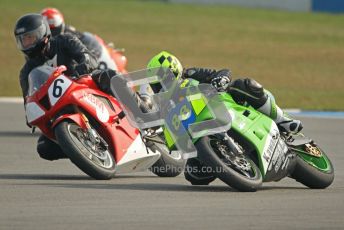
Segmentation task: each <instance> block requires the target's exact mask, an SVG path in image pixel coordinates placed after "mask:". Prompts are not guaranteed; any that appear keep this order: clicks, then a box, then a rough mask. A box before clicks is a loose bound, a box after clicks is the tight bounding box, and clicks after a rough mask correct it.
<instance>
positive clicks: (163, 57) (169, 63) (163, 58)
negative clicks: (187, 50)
mask: <svg viewBox="0 0 344 230" xmlns="http://www.w3.org/2000/svg"><path fill="white" fill-rule="evenodd" d="M159 67H165V68H170V69H171V71H172V72H173V74H174V76H176V78H177V79H180V78H181V77H182V74H183V66H182V64H181V63H180V61H179V60H178V58H176V57H175V56H174V55H172V54H170V53H169V52H167V51H162V52H160V53H159V54H157V55H155V56H154V57H153V58H152V59H151V60H150V61H149V62H148V65H147V69H150V68H159Z"/></svg>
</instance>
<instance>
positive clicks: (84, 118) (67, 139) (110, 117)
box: [25, 66, 184, 179]
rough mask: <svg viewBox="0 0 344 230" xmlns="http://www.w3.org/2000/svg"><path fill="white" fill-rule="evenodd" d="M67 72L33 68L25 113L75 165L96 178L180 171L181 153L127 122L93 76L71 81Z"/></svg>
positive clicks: (175, 172)
mask: <svg viewBox="0 0 344 230" xmlns="http://www.w3.org/2000/svg"><path fill="white" fill-rule="evenodd" d="M65 70H66V67H65V66H60V67H57V68H53V67H50V66H40V67H37V68H35V69H34V70H32V71H31V73H30V74H29V78H28V80H29V95H28V97H27V100H26V102H27V103H26V107H25V111H26V117H27V120H28V122H29V124H30V125H32V126H33V127H38V128H39V129H40V130H41V132H42V133H43V134H44V135H45V136H47V137H48V138H49V139H51V140H53V141H54V142H56V143H58V144H59V145H60V147H61V148H62V150H63V152H64V153H65V154H66V155H67V156H68V157H69V158H70V160H71V161H72V162H73V163H74V164H75V165H76V166H77V167H79V168H80V169H81V170H82V171H83V172H85V173H86V174H88V175H89V176H91V177H93V178H95V179H110V178H112V177H113V176H114V175H115V173H117V172H123V173H124V172H125V173H128V172H137V171H143V170H146V169H148V168H150V167H151V166H152V165H153V166H155V167H165V169H167V171H158V172H156V171H153V172H154V173H155V174H157V175H159V176H176V175H178V174H179V173H180V172H181V171H182V168H183V166H184V161H183V160H182V159H181V157H171V154H170V152H169V151H168V149H167V148H166V146H164V144H163V143H162V142H161V141H160V142H159V141H158V142H151V141H147V140H146V139H145V138H144V137H143V136H142V135H141V133H140V132H139V130H138V129H136V128H135V127H133V126H131V125H130V124H129V122H128V120H127V119H126V117H125V115H124V113H123V112H122V109H121V105H120V104H119V103H118V101H117V100H116V99H115V98H114V97H112V96H110V95H107V94H105V93H103V92H102V91H100V90H99V89H98V87H97V85H96V84H95V83H94V81H93V80H92V78H91V76H90V75H84V76H82V77H81V78H78V79H73V78H71V77H68V76H66V75H64V74H63V72H64V71H65ZM157 137H158V138H159V136H157ZM150 139H152V137H150ZM153 139H154V137H153ZM159 143H160V144H159ZM146 145H147V146H148V147H147V146H146ZM166 159H167V160H166ZM168 164H170V165H168Z"/></svg>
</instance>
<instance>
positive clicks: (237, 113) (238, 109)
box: [164, 93, 272, 174]
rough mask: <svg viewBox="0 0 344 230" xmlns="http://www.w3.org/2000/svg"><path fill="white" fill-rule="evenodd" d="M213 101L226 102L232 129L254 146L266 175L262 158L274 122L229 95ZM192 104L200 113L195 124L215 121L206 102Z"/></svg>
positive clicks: (170, 142)
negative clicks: (231, 117) (231, 116)
mask: <svg viewBox="0 0 344 230" xmlns="http://www.w3.org/2000/svg"><path fill="white" fill-rule="evenodd" d="M212 100H220V101H222V102H224V104H225V106H226V107H227V108H228V110H229V111H230V113H231V115H233V114H234V120H233V121H232V127H231V129H233V130H235V131H237V132H238V133H240V134H241V135H242V137H244V138H245V139H246V140H247V141H249V142H250V143H251V144H252V145H253V146H254V148H255V149H256V151H257V153H258V154H259V155H260V156H258V159H259V167H260V170H261V172H263V174H264V171H265V170H264V167H263V163H262V162H261V156H262V154H263V150H264V146H265V143H266V139H267V137H268V134H269V132H270V128H271V123H272V120H271V119H270V118H269V117H267V116H265V115H263V114H261V113H260V112H258V111H256V110H254V109H253V108H251V107H245V106H241V105H238V104H236V103H235V102H234V100H233V98H232V97H231V96H230V95H229V94H227V93H221V94H219V95H218V96H216V97H214V98H213V99H212ZM191 104H192V107H193V109H194V111H195V112H196V114H197V113H199V114H198V115H197V117H196V121H195V123H197V122H201V121H205V120H210V119H213V117H212V113H211V112H210V111H209V108H208V107H207V106H206V104H205V102H204V100H200V99H198V100H194V101H191ZM247 110H248V111H249V112H250V114H249V116H248V117H246V116H244V115H243V113H244V112H245V111H247ZM199 111H201V112H199ZM164 134H165V138H166V142H167V145H168V147H169V148H170V149H173V148H175V146H174V140H173V138H172V137H171V135H170V133H169V132H168V131H167V129H165V130H164ZM197 140H198V139H193V142H194V143H195V142H196V141H197Z"/></svg>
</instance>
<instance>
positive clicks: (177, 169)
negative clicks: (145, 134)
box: [149, 135, 185, 177]
mask: <svg viewBox="0 0 344 230" xmlns="http://www.w3.org/2000/svg"><path fill="white" fill-rule="evenodd" d="M152 139H155V140H156V142H154V141H151V146H150V147H149V148H150V149H151V150H152V151H153V152H155V151H158V152H160V153H161V157H160V158H159V160H157V161H156V162H155V163H154V164H153V165H152V167H151V168H150V170H151V171H152V172H153V173H154V174H155V175H157V176H159V177H176V176H178V175H179V174H180V173H181V172H183V169H184V166H185V160H184V159H183V158H182V156H181V153H180V152H177V151H170V150H169V149H168V147H167V146H166V144H163V142H164V138H162V137H161V136H159V135H157V136H155V137H154V138H152Z"/></svg>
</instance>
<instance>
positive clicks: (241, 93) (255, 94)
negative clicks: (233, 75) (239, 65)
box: [229, 78, 268, 108]
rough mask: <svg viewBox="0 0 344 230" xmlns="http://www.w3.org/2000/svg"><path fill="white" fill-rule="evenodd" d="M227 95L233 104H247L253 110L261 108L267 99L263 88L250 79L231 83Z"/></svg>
mask: <svg viewBox="0 0 344 230" xmlns="http://www.w3.org/2000/svg"><path fill="white" fill-rule="evenodd" d="M229 93H230V94H231V95H232V97H233V99H234V100H235V102H237V103H239V104H245V103H248V104H249V105H251V106H252V107H254V108H259V107H261V106H262V105H264V104H265V102H266V101H267V99H268V96H267V94H266V93H265V91H264V88H263V86H262V85H261V84H259V83H258V82H257V81H255V80H253V79H250V78H245V79H236V80H235V81H233V83H232V85H231V86H230V88H229Z"/></svg>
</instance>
